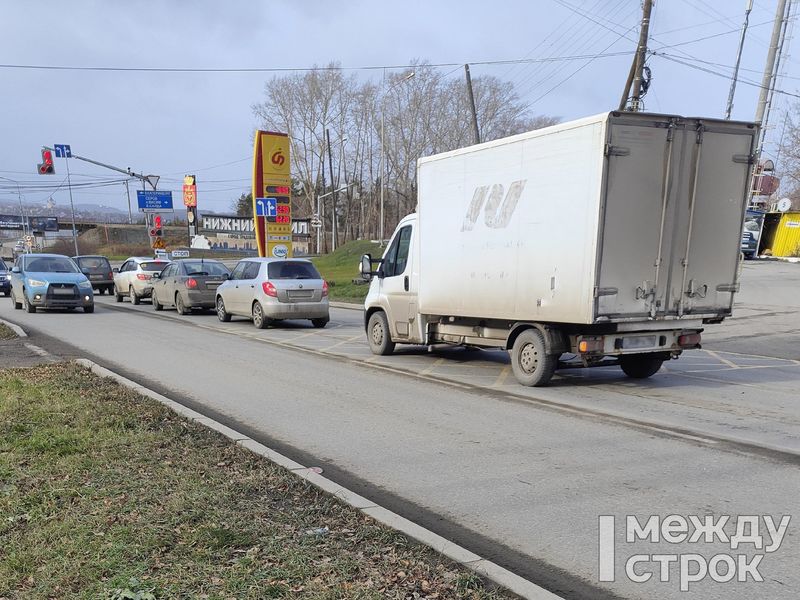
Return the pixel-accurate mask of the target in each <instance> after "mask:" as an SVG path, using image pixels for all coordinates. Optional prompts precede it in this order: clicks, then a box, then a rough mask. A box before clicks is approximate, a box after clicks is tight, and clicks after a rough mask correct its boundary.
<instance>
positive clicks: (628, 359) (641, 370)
mask: <svg viewBox="0 0 800 600" xmlns="http://www.w3.org/2000/svg"><path fill="white" fill-rule="evenodd" d="M662 364H664V359H663V358H653V357H652V356H647V355H646V354H628V355H624V354H623V355H622V356H620V357H619V366H620V367H621V368H622V372H623V373H625V375H627V376H628V377H630V378H631V379H647V378H648V377H650V376H651V375H655V374H656V373H658V370H659V369H660V368H661V365H662Z"/></svg>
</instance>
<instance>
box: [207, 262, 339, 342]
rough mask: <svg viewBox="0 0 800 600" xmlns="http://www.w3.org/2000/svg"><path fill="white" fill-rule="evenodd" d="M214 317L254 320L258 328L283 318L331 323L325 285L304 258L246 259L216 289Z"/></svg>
mask: <svg viewBox="0 0 800 600" xmlns="http://www.w3.org/2000/svg"><path fill="white" fill-rule="evenodd" d="M216 307H217V317H219V320H220V321H230V320H231V316H232V315H239V316H242V317H247V318H249V319H252V320H253V324H254V325H255V326H256V327H258V328H259V329H263V328H265V327H267V326H268V325H272V324H274V323H275V322H276V321H279V320H282V319H310V320H311V323H313V325H314V327H325V325H327V324H328V321H329V320H330V313H329V307H328V284H327V283H326V282H325V280H323V279H322V276H321V275H320V274H319V272H318V271H317V269H316V267H315V266H314V264H313V263H312V262H311V261H309V260H303V259H296V258H290V259H283V258H246V259H244V260H241V261H239V263H238V264H237V265H236V267H235V268H234V269H233V271H232V272H231V274H230V277H228V280H227V281H226V282H225V283H223V284H222V285H221V286H219V288H218V289H217V295H216Z"/></svg>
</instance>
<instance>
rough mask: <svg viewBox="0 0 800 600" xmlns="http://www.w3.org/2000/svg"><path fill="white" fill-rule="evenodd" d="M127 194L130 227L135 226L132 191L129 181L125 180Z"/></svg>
mask: <svg viewBox="0 0 800 600" xmlns="http://www.w3.org/2000/svg"><path fill="white" fill-rule="evenodd" d="M125 194H127V196H128V225H132V224H133V212H131V189H130V187H128V180H127V179H126V180H125Z"/></svg>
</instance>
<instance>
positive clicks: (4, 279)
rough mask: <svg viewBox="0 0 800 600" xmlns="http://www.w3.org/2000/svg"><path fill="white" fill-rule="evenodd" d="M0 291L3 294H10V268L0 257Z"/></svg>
mask: <svg viewBox="0 0 800 600" xmlns="http://www.w3.org/2000/svg"><path fill="white" fill-rule="evenodd" d="M0 292H3V295H4V296H10V295H11V268H10V267H9V266H8V265H6V263H5V262H3V259H2V258H0Z"/></svg>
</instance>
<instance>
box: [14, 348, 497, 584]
mask: <svg viewBox="0 0 800 600" xmlns="http://www.w3.org/2000/svg"><path fill="white" fill-rule="evenodd" d="M0 514H1V515H3V519H2V521H0V598H3V597H8V598H21V599H29V598H30V599H34V598H36V599H39V598H60V599H62V598H115V599H122V598H140V599H141V600H146V599H148V598H220V599H228V598H288V597H297V596H300V595H302V596H303V597H305V598H312V599H317V598H320V599H321V598H386V597H390V598H454V597H462V598H476V599H479V598H480V599H482V598H496V597H499V595H498V593H497V592H493V591H490V590H487V589H485V588H484V587H483V586H482V582H481V580H480V579H479V578H477V577H476V576H475V575H473V574H471V573H469V572H467V571H465V570H462V569H460V568H459V567H457V566H454V565H453V564H452V563H450V562H449V561H447V560H446V559H443V558H442V557H440V556H438V555H437V554H435V553H434V552H432V551H430V550H429V549H427V548H425V547H422V546H420V545H418V544H416V543H414V542H411V541H410V540H409V539H408V538H406V537H405V536H403V535H401V534H399V533H397V532H395V531H393V530H391V529H388V528H386V527H384V526H382V525H380V524H378V523H376V522H375V521H373V520H371V519H370V518H368V517H366V516H364V515H362V514H361V513H360V512H358V511H357V510H355V509H352V508H351V507H348V506H346V505H344V504H341V503H340V502H338V501H337V500H335V499H334V498H333V497H331V496H329V495H327V494H325V493H323V492H321V491H319V490H317V489H316V488H314V487H313V486H311V485H310V484H307V483H305V482H304V481H302V480H300V479H298V478H297V477H295V476H294V475H292V474H290V473H289V472H288V471H286V470H284V469H283V468H281V467H278V466H276V465H274V464H272V463H270V462H269V461H267V460H265V459H263V458H261V457H258V456H256V455H254V454H252V453H250V452H248V451H246V450H244V449H242V448H240V447H238V446H236V445H235V444H232V443H231V442H230V441H229V440H227V439H226V438H223V437H222V436H221V435H219V434H217V433H216V432H213V431H210V430H207V429H205V428H204V427H202V426H200V425H197V424H195V423H191V422H187V421H186V420H184V419H182V418H180V417H179V416H177V415H176V414H174V413H172V412H170V411H169V410H167V409H166V408H164V407H162V406H161V405H159V404H157V403H155V402H153V401H151V400H149V399H145V398H143V397H141V396H139V395H137V394H135V393H134V392H132V391H130V390H128V389H126V388H123V387H121V386H119V385H118V384H116V383H115V382H113V381H111V380H107V379H100V378H98V377H96V376H94V375H92V374H91V373H90V372H89V371H87V370H86V369H83V368H81V367H79V366H77V365H75V364H67V363H63V364H58V365H47V366H40V367H35V368H31V369H11V370H7V371H2V372H0ZM321 528H327V530H325V529H321ZM137 594H138V596H137Z"/></svg>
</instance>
